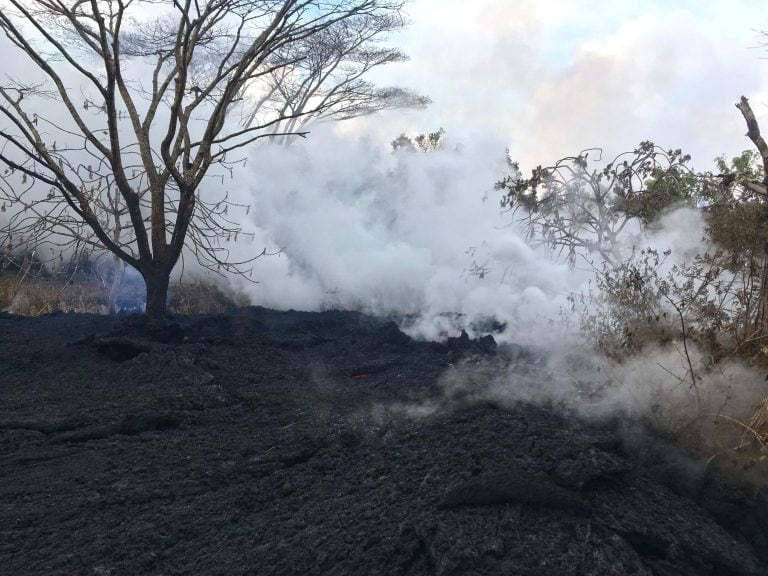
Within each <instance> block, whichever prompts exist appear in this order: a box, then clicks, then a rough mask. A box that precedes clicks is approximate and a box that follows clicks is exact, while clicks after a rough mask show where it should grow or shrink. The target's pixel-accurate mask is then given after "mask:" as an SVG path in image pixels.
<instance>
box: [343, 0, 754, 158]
mask: <svg viewBox="0 0 768 576" xmlns="http://www.w3.org/2000/svg"><path fill="white" fill-rule="evenodd" d="M407 10H408V14H409V17H410V20H411V25H410V26H409V28H408V29H407V30H406V31H405V32H404V33H402V34H401V35H400V36H399V37H397V38H394V39H393V42H394V43H396V44H397V45H398V46H399V47H402V48H403V50H404V51H405V52H406V53H407V54H409V55H410V57H411V60H410V62H409V63H406V64H403V65H397V66H392V67H390V68H388V69H386V70H385V69H382V70H381V72H380V74H379V76H378V78H377V79H378V80H379V81H381V82H391V83H393V84H398V85H404V86H409V87H411V88H414V89H416V90H418V91H420V92H423V93H425V94H427V95H429V96H430V97H431V98H432V99H433V104H432V105H431V106H430V107H429V109H428V110H427V111H424V112H418V113H408V114H396V115H388V116H386V117H384V118H383V119H382V118H381V117H375V118H370V119H366V120H365V121H363V122H360V123H358V126H357V127H356V128H359V127H360V126H359V125H364V126H365V128H364V129H365V130H374V131H378V132H381V133H382V137H383V136H384V135H385V134H387V133H391V132H392V131H393V128H395V127H396V128H402V130H404V131H406V132H409V131H416V132H419V131H427V130H435V129H437V127H440V126H442V127H444V128H445V129H446V132H447V135H448V136H450V137H451V138H453V139H454V140H456V141H462V140H469V139H475V138H499V139H500V140H502V141H503V142H504V143H505V145H507V146H509V148H510V150H511V153H512V155H513V157H514V158H516V159H518V160H520V161H521V162H522V164H523V165H524V166H531V167H532V166H535V165H537V164H539V163H547V162H551V161H553V160H554V159H557V158H559V157H562V156H564V155H568V154H573V153H575V152H578V151H579V150H581V149H584V148H589V147H595V146H596V147H604V148H606V149H608V150H611V151H615V152H620V151H623V150H627V149H631V148H632V147H634V146H635V145H637V144H638V143H639V142H641V141H642V140H647V139H651V140H653V141H655V142H657V143H658V144H659V145H661V146H662V147H664V148H682V149H683V150H685V151H687V152H689V153H691V154H692V155H693V157H694V162H696V163H697V166H700V167H701V168H710V167H711V166H712V160H713V158H714V157H715V156H718V155H720V154H736V153H738V152H740V151H741V150H744V149H746V148H748V147H750V143H749V142H748V141H747V140H746V138H745V137H744V133H745V131H746V130H745V127H744V124H743V120H742V118H741V116H740V114H739V113H738V111H737V110H736V108H735V107H734V104H735V103H736V102H737V101H738V99H739V98H740V97H741V95H742V94H743V95H745V96H747V97H748V98H750V100H751V102H752V104H753V108H754V109H755V111H756V113H757V114H758V116H760V115H761V112H762V113H768V108H766V106H767V105H768V61H766V57H768V51H766V50H764V49H762V48H760V44H761V42H763V41H765V38H763V37H761V35H760V33H759V32H760V30H761V29H768V10H766V8H765V3H764V2H760V1H752V0H736V1H732V2H718V1H678V2H672V3H671V2H663V1H659V0H644V1H634V0H623V1H617V2H604V1H601V2H598V1H596V0H568V1H564V0H516V1H509V0H476V1H473V2H465V1H462V0H415V1H414V2H413V3H411V4H409V6H408V9H407ZM348 129H349V130H352V129H353V128H348Z"/></svg>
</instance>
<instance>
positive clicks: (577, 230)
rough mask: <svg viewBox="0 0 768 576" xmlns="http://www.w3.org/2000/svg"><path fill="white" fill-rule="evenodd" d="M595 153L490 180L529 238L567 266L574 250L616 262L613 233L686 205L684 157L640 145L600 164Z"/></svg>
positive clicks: (689, 191)
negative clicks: (633, 223)
mask: <svg viewBox="0 0 768 576" xmlns="http://www.w3.org/2000/svg"><path fill="white" fill-rule="evenodd" d="M601 156H602V151H601V150H600V149H597V148H593V149H589V150H584V151H582V152H580V153H579V154H577V155H576V156H568V157H565V158H561V159H560V160H558V161H557V162H555V163H554V164H553V165H552V166H548V167H542V166H538V167H537V168H535V169H534V170H533V171H532V172H531V175H530V177H528V178H526V177H524V176H523V174H522V173H521V171H520V168H519V166H518V164H517V163H516V162H511V161H510V168H511V172H512V173H511V174H509V175H508V176H506V177H505V178H504V179H503V180H501V181H499V182H497V183H496V188H497V189H498V190H501V191H502V192H503V193H504V196H503V198H502V206H504V207H507V208H510V209H511V210H512V211H513V212H514V213H515V214H516V215H517V216H519V218H520V219H521V220H522V221H523V223H524V224H525V226H526V230H527V235H528V240H529V241H530V242H531V243H532V244H535V245H544V246H547V247H548V248H549V249H551V250H552V251H553V252H555V253H556V256H558V257H564V258H566V259H567V260H568V261H569V262H570V263H571V264H573V263H574V261H575V258H576V255H577V254H578V253H580V252H581V253H597V254H599V255H600V256H601V257H602V258H603V259H604V260H605V261H606V262H608V263H609V264H611V265H615V264H617V263H618V262H620V261H621V259H622V254H621V252H620V235H621V233H622V231H624V230H625V229H626V227H627V225H628V224H629V223H630V222H631V221H633V220H636V221H639V222H641V223H643V224H648V223H649V222H652V221H653V220H654V219H655V218H656V217H657V216H658V215H659V214H660V213H661V211H662V210H664V209H665V208H667V207H669V206H670V205H672V204H675V203H679V202H683V201H688V200H690V199H691V197H692V195H693V193H694V190H695V186H694V184H695V176H694V175H693V174H692V172H691V170H690V168H689V166H688V162H689V161H690V157H689V156H688V155H685V154H683V153H682V152H681V151H680V150H664V149H662V148H660V147H658V146H656V145H655V144H654V143H653V142H642V143H641V144H640V146H639V147H638V148H637V149H635V150H633V151H632V152H626V153H623V154H620V155H618V156H617V157H615V158H614V159H613V160H611V161H610V162H608V163H606V164H600V160H601Z"/></svg>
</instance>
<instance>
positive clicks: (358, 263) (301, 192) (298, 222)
mask: <svg viewBox="0 0 768 576" xmlns="http://www.w3.org/2000/svg"><path fill="white" fill-rule="evenodd" d="M393 137H394V136H393ZM505 170H506V166H505V159H504V145H503V143H502V142H501V141H492V140H491V141H487V142H481V143H476V142H472V143H468V144H465V145H459V143H457V142H448V143H447V144H446V149H445V150H440V151H437V152H433V153H429V154H423V153H409V152H398V153H392V151H391V149H390V148H389V145H388V143H386V142H371V141H366V140H365V139H354V138H342V137H338V136H335V135H333V134H332V133H331V132H330V131H328V132H324V133H322V134H321V135H319V136H314V135H313V137H312V138H311V140H310V141H309V142H307V143H306V144H305V143H303V142H300V143H297V145H294V146H291V147H289V148H287V149H286V148H280V147H263V148H260V149H258V150H257V151H256V152H255V153H254V154H253V155H252V157H251V158H249V161H248V166H247V174H242V175H240V176H238V178H239V179H238V180H236V182H237V185H238V186H239V190H237V191H234V192H235V193H236V195H237V201H238V202H241V203H243V204H249V205H250V206H251V208H249V209H247V210H248V212H249V214H248V216H246V215H245V214H243V215H242V218H243V222H244V226H245V227H246V228H247V229H249V231H251V232H253V233H254V234H255V239H254V244H253V245H251V246H248V247H247V248H246V246H245V245H243V246H242V247H240V246H238V247H236V249H238V250H246V249H251V250H260V249H261V247H262V246H265V247H267V249H268V250H270V249H274V248H279V249H280V250H282V252H281V254H280V255H279V256H275V257H270V258H265V259H262V260H261V261H260V262H258V263H257V266H256V271H255V276H254V277H255V278H257V279H258V281H259V282H260V283H259V284H257V285H253V286H248V285H245V284H243V285H241V287H242V288H243V289H245V290H247V291H248V293H249V295H250V297H251V299H252V301H253V302H254V303H256V304H262V305H265V306H272V307H276V308H291V307H292V308H299V309H318V308H328V307H332V308H354V309H362V310H365V311H369V312H372V313H377V314H394V315H402V316H404V315H419V316H420V317H421V319H422V321H420V322H417V323H416V324H415V325H413V326H412V327H411V331H412V333H413V334H414V335H416V336H421V337H425V338H439V337H440V336H441V335H442V336H443V337H444V336H446V335H454V334H453V333H452V332H449V333H447V334H441V333H442V331H443V330H444V328H446V327H444V326H442V324H445V323H446V322H450V320H449V319H448V317H446V316H441V314H452V315H455V314H461V315H465V316H466V317H465V318H464V319H463V321H464V322H465V324H469V323H471V321H472V320H477V319H480V318H495V319H496V320H499V321H503V322H507V323H508V329H509V330H510V331H512V332H516V333H518V336H522V335H523V333H527V334H529V336H533V333H531V332H530V330H531V329H532V328H533V327H536V326H538V325H540V324H542V323H543V324H547V323H548V322H549V320H551V319H553V318H555V317H557V315H558V312H559V309H560V306H561V305H562V303H563V302H564V298H565V295H566V294H567V292H568V291H569V290H572V289H574V288H575V287H577V286H578V285H580V284H581V282H582V281H583V278H581V277H580V276H579V274H575V275H574V274H573V273H572V272H571V271H569V270H568V268H567V266H565V265H564V264H559V263H556V262H554V261H552V260H551V259H549V258H548V257H547V255H546V254H545V253H544V252H543V251H536V250H534V249H532V248H531V247H529V246H528V245H527V244H526V243H525V241H524V240H523V238H522V236H521V234H520V232H519V231H518V229H517V228H516V227H515V226H514V225H513V222H512V221H513V219H512V217H511V215H510V214H509V213H508V212H504V211H502V210H501V208H500V206H499V199H500V193H499V192H497V191H495V190H494V183H495V182H496V180H498V179H499V178H500V177H501V176H502V175H503V174H504V171H505ZM244 172H245V171H244ZM454 329H455V327H454ZM539 336H541V335H539Z"/></svg>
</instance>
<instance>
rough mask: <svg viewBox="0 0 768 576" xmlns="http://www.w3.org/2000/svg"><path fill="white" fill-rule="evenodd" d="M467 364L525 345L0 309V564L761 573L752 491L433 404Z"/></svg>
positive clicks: (575, 423)
mask: <svg viewBox="0 0 768 576" xmlns="http://www.w3.org/2000/svg"><path fill="white" fill-rule="evenodd" d="M479 359H482V361H483V363H484V365H485V366H486V368H487V366H489V365H491V366H492V365H493V363H498V366H499V369H500V370H501V369H502V368H503V367H504V365H505V364H506V363H509V362H510V361H511V360H512V359H514V361H515V362H516V363H517V364H518V365H522V366H523V367H525V364H526V363H528V364H530V370H531V371H532V372H533V373H535V371H536V370H537V367H536V366H537V362H538V360H539V358H538V357H537V355H536V354H535V353H533V352H531V351H528V350H524V349H522V348H515V347H498V348H497V347H496V345H495V343H494V342H493V341H492V339H489V338H485V339H480V340H469V339H468V338H466V337H462V338H457V339H453V340H450V341H448V342H447V343H444V344H436V343H420V342H414V341H412V340H410V339H409V338H408V337H407V336H405V335H404V334H402V333H401V332H400V331H399V330H398V329H397V327H396V326H395V325H394V324H393V323H390V322H386V321H383V320H378V319H375V318H371V317H367V316H364V315H361V314H356V313H346V312H344V313H342V312H325V313H299V312H274V311H269V310H265V309H258V308H250V309H243V310H241V311H239V312H237V313H234V314H229V315H220V316H205V317H201V316H198V317H180V318H176V319H174V322H173V323H170V324H163V325H159V326H158V325H148V324H146V323H144V322H143V321H141V320H140V319H137V318H122V319H114V318H108V317H101V316H89V315H75V314H53V315H48V316H42V317H38V318H22V317H19V316H11V315H4V316H0V366H2V372H1V376H0V502H1V503H2V505H1V506H0V573H2V574H8V575H14V576H21V575H33V574H39V575H54V574H62V575H63V574H66V575H73V574H78V575H80V574H82V575H99V576H104V575H113V576H118V575H131V576H133V575H139V574H153V575H155V574H156V575H161V574H162V575H171V574H227V575H236V574H340V575H341V574H361V575H362V574H365V575H373V574H393V575H394V574H397V575H417V574H435V575H459V574H489V575H491V574H494V575H495V574H515V575H547V574H551V575H567V574H573V575H576V574H595V575H598V574H599V575H602V574H616V575H624V574H636V575H673V574H674V575H680V574H682V575H691V576H693V575H712V576H715V575H717V576H723V575H726V576H727V575H741V574H749V575H756V576H757V575H762V574H766V573H768V552H766V550H768V491H766V489H765V488H763V489H760V488H759V487H755V486H749V487H746V486H743V487H741V488H739V487H738V486H735V485H733V484H725V483H724V482H723V480H722V479H721V478H719V477H718V476H717V475H716V474H713V473H711V472H710V471H709V470H708V469H707V468H706V467H705V466H703V465H701V464H699V463H697V462H696V461H695V460H686V459H685V457H683V456H682V455H680V454H674V453H673V452H671V451H670V450H669V449H668V448H667V447H664V446H663V445H662V444H661V443H660V442H658V441H656V440H653V439H652V438H650V437H649V436H647V435H646V434H644V433H643V432H642V431H641V430H640V429H638V428H637V427H634V426H631V425H629V424H627V423H626V422H604V423H588V422H584V421H580V420H579V419H577V418H575V417H569V416H567V415H565V414H563V413H562V412H558V411H555V410H553V409H549V408H547V407H542V406H531V405H525V404H515V405H506V406H499V405H496V404H493V403H489V402H487V401H476V400H473V397H472V395H471V394H468V395H465V396H463V397H452V398H449V397H447V396H446V391H445V389H444V387H443V386H441V376H442V375H443V374H444V373H445V372H446V370H450V369H451V366H455V365H460V364H462V363H463V364H467V363H473V362H478V361H479ZM542 377H543V376H542ZM425 405H429V406H431V407H432V409H431V410H428V411H424V412H420V411H419V410H418V407H419V406H425ZM409 407H411V408H409ZM413 407H416V408H413Z"/></svg>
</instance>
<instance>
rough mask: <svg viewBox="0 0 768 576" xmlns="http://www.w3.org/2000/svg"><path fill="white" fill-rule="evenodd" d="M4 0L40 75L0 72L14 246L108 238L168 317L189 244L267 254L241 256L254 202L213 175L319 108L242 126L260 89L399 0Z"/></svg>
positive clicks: (220, 264) (1, 22)
mask: <svg viewBox="0 0 768 576" xmlns="http://www.w3.org/2000/svg"><path fill="white" fill-rule="evenodd" d="M6 5H7V6H8V7H7V8H5V7H4V8H3V9H2V10H0V28H2V31H3V32H4V34H5V36H6V37H7V39H8V40H9V41H10V43H11V44H13V45H14V46H15V47H16V48H17V49H18V54H17V55H18V56H19V57H23V58H25V59H26V61H27V62H28V63H29V69H30V70H32V71H34V72H35V73H36V75H37V76H39V78H38V79H35V80H29V79H28V78H6V79H5V80H0V118H2V120H0V162H1V163H2V164H4V165H5V166H4V168H3V167H2V166H0V168H2V170H0V182H1V183H0V194H2V195H3V196H4V198H2V201H3V209H5V210H6V211H7V212H9V214H10V223H9V230H8V232H7V234H6V236H5V243H6V250H8V249H11V250H12V249H13V244H14V242H15V243H16V244H25V245H26V246H28V247H31V248H32V249H34V250H35V251H36V252H37V253H38V254H40V255H41V256H42V257H44V258H48V259H50V258H55V257H59V258H60V257H61V253H60V251H61V250H62V249H63V248H69V249H73V250H74V249H82V248H84V247H89V246H90V247H92V248H97V247H99V246H101V247H104V248H106V249H107V250H108V251H109V252H111V253H112V254H113V255H114V256H115V257H116V258H118V259H119V260H120V261H121V262H124V263H125V264H127V265H129V266H131V267H133V268H135V269H136V270H137V271H138V272H139V273H140V274H141V276H142V277H143V278H144V281H145V283H146V286H147V308H146V311H147V315H148V316H149V317H151V318H159V317H162V316H164V315H165V311H166V300H167V292H168V283H169V277H170V274H171V271H172V270H173V268H174V267H175V266H176V264H177V262H178V261H179V259H180V257H181V256H182V251H183V249H184V248H185V246H186V247H187V248H188V249H189V250H190V251H191V252H192V253H194V254H195V256H196V257H197V258H198V260H199V261H200V262H201V263H202V264H203V265H204V266H207V267H209V268H212V269H214V270H217V271H220V272H231V273H237V274H247V273H249V268H248V264H249V263H250V262H252V260H253V259H255V258H257V257H258V256H259V255H260V254H256V255H255V256H254V257H253V258H249V259H246V261H233V260H232V259H231V258H230V251H229V248H228V246H229V244H228V243H227V240H228V239H229V240H233V239H234V240H236V239H237V237H238V235H240V234H242V233H243V231H242V230H241V229H240V227H239V226H238V225H237V223H236V222H235V220H234V218H231V216H232V214H231V212H232V210H234V209H239V210H242V211H247V210H248V207H246V206H237V205H234V204H232V203H231V202H230V201H229V198H228V196H227V194H226V193H225V192H223V191H221V190H211V185H210V184H211V183H213V182H215V181H216V178H221V179H223V177H224V176H225V175H226V174H228V173H229V174H231V171H232V169H233V167H234V164H235V163H236V162H237V161H238V158H237V157H236V155H237V153H238V152H241V151H242V149H243V147H245V146H247V145H249V144H251V143H253V142H254V141H256V140H258V139H260V138H265V137H274V136H287V135H291V136H295V135H299V136H304V135H306V133H305V132H301V131H298V130H297V126H296V125H294V124H292V123H291V120H294V119H299V118H303V117H305V116H310V115H311V114H313V113H314V112H315V111H316V110H319V108H313V107H312V106H309V105H306V106H303V107H291V108H285V109H281V110H278V111H275V112H274V113H273V114H271V115H269V116H268V117H265V118H263V119H262V118H258V117H257V116H258V115H257V116H253V118H252V119H251V120H249V122H247V123H246V125H243V124H242V123H240V122H238V120H239V119H241V118H243V117H245V116H246V113H244V112H243V107H244V106H252V105H253V104H252V103H250V102H249V96H250V91H249V90H256V89H257V87H258V86H260V85H261V83H267V84H268V82H269V79H270V78H273V77H275V76H277V77H282V76H285V77H288V76H291V75H292V74H293V72H292V71H293V70H294V68H295V67H296V66H298V65H301V64H302V62H303V61H304V60H305V59H306V58H307V50H306V46H307V44H308V43H310V44H311V40H312V39H313V38H316V37H317V38H320V37H323V36H324V35H326V34H328V33H330V32H331V31H333V30H338V29H339V28H340V27H350V28H352V29H354V28H355V27H363V28H364V27H365V24H364V23H365V22H368V21H377V20H379V19H386V18H399V17H400V13H401V9H402V7H403V2H402V1H397V0H331V1H317V0H315V1H307V0H281V1H278V0H209V1H206V2H202V1H199V0H173V1H170V0H73V1H71V2H64V1H63V0H34V1H31V0H8V2H7V3H6ZM287 89H288V88H287V87H286V90H287ZM257 104H258V103H257ZM236 111H239V115H238V114H237V113H236ZM233 117H234V118H233ZM9 245H10V246H9ZM57 251H59V254H58V255H57V254H56V252H57ZM262 253H263V252H262Z"/></svg>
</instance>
